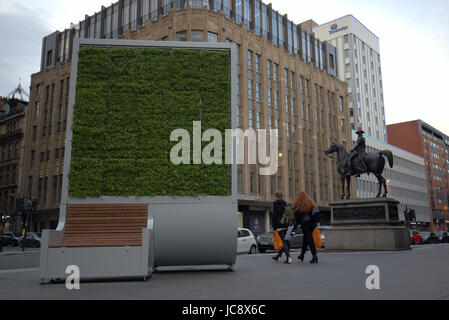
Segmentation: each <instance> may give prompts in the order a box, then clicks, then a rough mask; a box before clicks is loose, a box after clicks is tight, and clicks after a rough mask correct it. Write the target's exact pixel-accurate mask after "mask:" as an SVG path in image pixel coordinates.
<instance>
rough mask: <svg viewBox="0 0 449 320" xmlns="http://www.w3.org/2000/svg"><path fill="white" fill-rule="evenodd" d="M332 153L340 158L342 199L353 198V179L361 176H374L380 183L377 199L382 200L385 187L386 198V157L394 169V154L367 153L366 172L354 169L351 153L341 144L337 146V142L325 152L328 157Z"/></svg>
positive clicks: (339, 169) (381, 152) (384, 152)
mask: <svg viewBox="0 0 449 320" xmlns="http://www.w3.org/2000/svg"><path fill="white" fill-rule="evenodd" d="M332 153H337V157H338V173H339V174H340V178H341V184H342V190H343V194H342V196H341V199H344V198H345V196H346V199H350V198H351V177H353V176H360V175H361V174H365V173H367V174H370V173H372V174H374V175H375V176H376V178H377V181H378V182H379V193H378V194H377V198H380V196H381V194H382V186H383V187H384V190H385V192H384V193H383V195H382V197H384V198H386V197H387V194H388V190H387V183H386V180H385V178H384V177H383V176H382V173H383V171H384V169H385V159H384V156H385V157H387V159H388V163H389V165H390V168H393V153H392V152H391V151H390V150H383V151H380V152H371V153H365V154H364V156H363V158H362V159H363V160H362V161H364V162H365V167H366V170H364V171H360V170H357V169H354V168H353V166H352V165H351V163H350V161H349V158H350V156H351V154H350V153H348V151H347V150H346V148H345V147H344V146H342V145H341V144H337V143H335V142H333V143H332V145H331V146H330V148H329V149H328V150H326V151H325V154H326V155H330V154H332ZM345 182H346V185H347V192H346V194H345Z"/></svg>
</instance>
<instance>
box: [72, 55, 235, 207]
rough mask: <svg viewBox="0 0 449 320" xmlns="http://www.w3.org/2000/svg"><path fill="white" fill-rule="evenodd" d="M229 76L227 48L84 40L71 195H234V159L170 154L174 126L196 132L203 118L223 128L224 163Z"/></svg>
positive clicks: (210, 125) (207, 125)
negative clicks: (200, 160) (178, 159)
mask: <svg viewBox="0 0 449 320" xmlns="http://www.w3.org/2000/svg"><path fill="white" fill-rule="evenodd" d="M230 83H231V79H230V54H229V52H224V51H207V50H203V51H197V50H188V49H172V50H164V49H134V48H133V49H132V48H111V49H108V48H90V47H82V48H81V49H80V52H79V64H78V79H77V92H76V101H75V105H74V119H73V127H72V130H73V139H72V164H71V168H70V173H69V178H70V185H69V194H70V196H71V197H72V198H87V197H100V196H192V197H197V196H200V195H202V196H207V195H216V196H228V195H230V192H231V166H229V165H224V164H223V165H210V166H209V165H205V164H201V165H194V164H191V165H178V166H176V165H174V164H172V163H171V162H170V151H171V149H172V147H173V146H174V145H175V144H176V142H170V136H171V133H172V131H173V130H175V129H185V130H187V131H188V132H189V133H190V135H191V139H193V128H192V127H193V121H202V122H203V123H202V129H203V132H204V131H205V130H207V129H208V128H215V129H218V130H220V131H221V132H222V134H223V150H222V154H223V163H224V157H225V152H224V133H225V130H226V129H229V128H230V127H231V112H230ZM191 143H192V144H193V141H192V142H191ZM206 144H207V143H205V142H202V146H203V147H204V146H205V145H206ZM191 158H192V157H191ZM192 160H193V159H192Z"/></svg>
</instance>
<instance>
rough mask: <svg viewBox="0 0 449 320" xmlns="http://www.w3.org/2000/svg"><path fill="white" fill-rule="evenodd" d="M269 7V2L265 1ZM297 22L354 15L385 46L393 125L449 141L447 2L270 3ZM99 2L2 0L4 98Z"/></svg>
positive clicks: (0, 86)
mask: <svg viewBox="0 0 449 320" xmlns="http://www.w3.org/2000/svg"><path fill="white" fill-rule="evenodd" d="M267 2H269V1H267ZM271 2H272V3H273V8H274V9H276V10H278V11H279V12H281V13H288V16H289V18H290V19H291V20H293V21H294V22H295V23H299V22H303V21H305V20H308V19H313V20H315V21H316V22H317V23H318V24H322V23H325V22H328V21H331V20H334V19H336V18H339V17H342V16H344V15H347V14H352V15H354V16H355V17H356V18H357V19H358V20H360V21H361V22H362V23H363V24H364V25H365V26H366V27H367V28H369V29H370V30H371V31H372V32H374V33H375V34H376V35H377V36H378V37H379V39H380V51H381V52H380V56H381V62H382V71H383V72H382V73H383V83H384V96H385V109H386V117H387V123H388V124H390V123H397V122H403V121H409V120H415V119H422V120H424V121H426V122H427V123H429V124H430V125H432V126H434V127H436V128H437V129H439V130H440V131H443V132H444V133H446V134H447V135H449V111H448V109H449V103H448V101H449V99H448V95H449V81H448V80H447V79H448V75H449V41H448V39H449V1H448V0H394V1H392V0H372V1H366V0H320V1H311V0H309V1H297V0H272V1H271ZM110 3H111V2H107V1H101V0H77V1H73V0H70V1H69V0H38V1H36V0H0V40H1V43H2V49H1V50H0V95H2V96H5V95H7V94H8V93H9V92H10V91H12V90H13V89H14V88H15V87H16V86H17V84H18V82H19V78H21V79H22V85H23V86H24V87H26V88H28V87H29V83H30V75H31V74H32V73H35V72H37V71H39V68H40V54H41V46H42V38H43V37H44V36H45V35H48V34H50V33H52V32H53V31H55V30H57V29H58V30H64V29H65V28H68V27H69V26H70V23H71V22H74V23H76V22H79V21H80V20H82V19H83V18H84V15H85V14H88V15H92V14H93V13H95V12H98V11H99V10H100V8H101V5H105V6H107V5H109V4H110Z"/></svg>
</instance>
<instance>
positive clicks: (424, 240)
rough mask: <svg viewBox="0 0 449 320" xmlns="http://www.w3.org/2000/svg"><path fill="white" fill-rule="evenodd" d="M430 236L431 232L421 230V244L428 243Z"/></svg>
mask: <svg viewBox="0 0 449 320" xmlns="http://www.w3.org/2000/svg"><path fill="white" fill-rule="evenodd" d="M429 237H430V232H428V231H421V238H422V240H421V244H428V243H429V242H428V240H429Z"/></svg>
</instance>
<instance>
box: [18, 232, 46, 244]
mask: <svg viewBox="0 0 449 320" xmlns="http://www.w3.org/2000/svg"><path fill="white" fill-rule="evenodd" d="M23 241H25V243H24V245H25V247H33V248H40V246H41V236H40V233H36V232H29V233H27V235H26V237H25V240H24V239H23V237H20V240H19V243H18V246H20V247H21V246H22V242H23Z"/></svg>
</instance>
